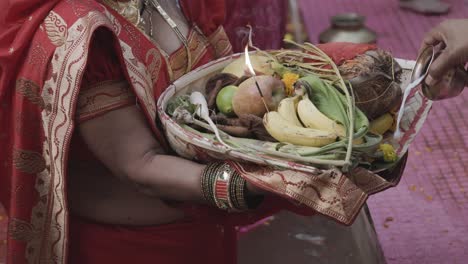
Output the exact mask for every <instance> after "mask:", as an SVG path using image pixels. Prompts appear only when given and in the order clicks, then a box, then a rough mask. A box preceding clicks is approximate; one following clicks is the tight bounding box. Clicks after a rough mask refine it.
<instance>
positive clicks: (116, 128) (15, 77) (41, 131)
mask: <svg viewBox="0 0 468 264" xmlns="http://www.w3.org/2000/svg"><path fill="white" fill-rule="evenodd" d="M41 2H42V1H38V0H35V1H28V2H25V1H6V3H5V2H2V4H0V9H1V12H2V13H0V18H2V20H3V21H2V22H1V24H0V28H1V29H2V32H1V36H0V45H1V46H0V63H1V64H0V65H1V68H0V82H1V88H0V99H1V102H2V105H1V107H2V111H1V114H2V115H1V117H0V126H1V127H2V131H1V134H0V145H1V146H2V147H6V151H2V153H1V154H0V161H1V164H2V168H1V174H2V175H1V177H0V187H1V194H0V195H1V196H0V198H1V200H0V201H1V202H2V204H3V205H4V206H5V208H6V210H7V213H8V216H9V218H10V221H9V222H10V223H9V233H8V238H7V240H8V253H7V261H8V263H15V264H16V263H39V262H40V263H66V262H67V261H68V263H90V264H92V263H129V262H135V263H155V262H156V263H187V262H189V263H202V262H203V263H235V262H236V251H235V241H236V240H235V229H234V225H236V224H240V223H251V222H253V221H255V220H256V219H258V216H257V217H255V216H254V215H253V214H252V213H245V214H238V215H236V216H235V217H234V218H236V220H233V217H228V216H229V215H230V214H228V213H226V212H225V211H222V210H219V209H216V207H218V208H221V209H223V208H227V209H231V210H238V211H239V210H240V211H242V210H246V209H247V207H249V206H250V207H253V206H255V204H258V201H257V200H258V198H259V197H260V196H258V194H259V193H260V191H259V190H258V189H257V188H255V187H254V186H253V185H251V184H249V183H247V182H245V180H243V179H242V178H241V177H239V175H237V174H236V172H235V171H233V170H232V169H231V168H230V165H229V164H228V163H211V164H210V165H209V166H205V165H201V164H198V163H195V162H191V161H188V160H184V159H182V158H179V157H176V156H173V155H171V154H172V152H171V150H170V149H169V148H168V147H167V144H166V141H165V139H164V137H163V134H162V131H161V129H160V128H159V127H158V124H157V121H155V120H156V108H155V102H156V100H157V98H158V97H159V95H160V94H161V93H162V92H163V90H164V89H165V87H167V86H168V85H169V84H170V82H172V81H173V80H175V79H177V78H179V77H180V76H181V75H183V74H185V73H187V72H188V71H190V70H192V69H194V68H196V67H198V66H200V65H203V64H205V63H206V62H209V61H210V60H212V59H215V58H219V57H223V56H226V55H229V54H230V53H231V52H232V48H231V45H230V43H229V40H228V38H227V36H226V34H225V32H224V30H223V27H222V26H221V25H222V23H223V21H224V9H225V7H224V2H223V1H219V0H206V1H197V3H196V4H195V3H194V2H193V1H182V2H180V4H181V6H180V7H178V6H177V5H176V1H159V2H158V1H153V0H151V1H145V3H144V4H143V3H142V2H143V1H141V2H140V1H133V0H132V1H124V2H114V1H111V0H106V1H102V2H98V1H93V0H69V1H57V0H56V1H48V2H47V3H41ZM143 32H144V33H143ZM4 128H6V129H4ZM227 172H229V175H230V176H229V178H228V179H227V180H226V181H227V182H228V184H230V185H231V186H235V187H236V189H235V190H228V189H227V187H224V188H226V189H222V188H223V185H222V180H223V179H222V178H221V176H220V175H223V173H224V174H225V173H227ZM210 177H211V178H210ZM204 182H205V183H206V182H208V185H203V184H204ZM214 184H217V186H218V187H219V188H221V191H218V189H216V190H217V192H218V196H216V195H215V194H213V193H210V191H211V192H213V189H212V188H213V187H210V186H213V185H214ZM210 188H211V189H210ZM237 189H239V190H237ZM223 190H224V192H226V193H227V197H221V196H220V194H221V193H222V192H223ZM186 202H189V203H188V204H189V206H187V205H186V204H187V203H186ZM195 204H198V205H195ZM268 211H271V210H269V209H268V208H265V210H264V212H268ZM257 215H258V214H257ZM238 220H239V221H238Z"/></svg>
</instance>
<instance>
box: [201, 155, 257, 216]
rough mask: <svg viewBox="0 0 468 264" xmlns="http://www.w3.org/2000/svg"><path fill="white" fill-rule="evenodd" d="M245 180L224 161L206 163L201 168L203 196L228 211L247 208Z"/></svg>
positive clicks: (212, 203)
mask: <svg viewBox="0 0 468 264" xmlns="http://www.w3.org/2000/svg"><path fill="white" fill-rule="evenodd" d="M245 186H246V181H245V180H244V179H243V178H242V177H241V176H240V175H239V173H238V172H237V171H236V170H234V169H233V168H231V166H230V165H229V164H227V163H225V162H215V163H210V164H208V165H207V166H206V167H205V169H204V170H203V174H202V177H201V187H202V192H203V197H204V198H205V200H206V201H207V202H208V203H210V204H211V205H213V206H216V207H218V208H219V209H223V210H228V211H244V210H247V209H249V208H248V206H247V202H246V199H245V192H246V187H245Z"/></svg>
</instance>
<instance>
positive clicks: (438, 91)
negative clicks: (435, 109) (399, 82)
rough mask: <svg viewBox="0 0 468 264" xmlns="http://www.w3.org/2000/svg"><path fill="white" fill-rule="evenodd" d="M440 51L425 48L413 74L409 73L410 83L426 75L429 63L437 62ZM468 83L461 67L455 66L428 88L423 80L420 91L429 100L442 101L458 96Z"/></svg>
mask: <svg viewBox="0 0 468 264" xmlns="http://www.w3.org/2000/svg"><path fill="white" fill-rule="evenodd" d="M440 53H441V52H440V51H436V50H435V47H427V48H426V49H424V50H423V51H422V52H421V54H420V55H419V56H418V58H417V59H416V64H415V66H414V69H413V72H412V73H411V82H413V81H415V80H416V79H418V78H420V77H421V76H423V75H425V74H427V71H428V69H429V67H430V66H431V62H432V61H434V60H437V57H438V56H439V55H440ZM467 83H468V72H467V71H466V70H465V68H464V67H463V66H457V67H455V68H453V69H451V70H449V71H448V72H447V73H446V74H445V75H444V76H443V78H442V79H441V80H439V81H438V82H436V83H434V84H433V85H431V86H429V85H428V84H427V83H426V82H425V80H423V81H422V82H421V90H422V92H423V94H424V96H426V97H427V98H428V99H430V100H442V99H447V98H451V97H455V96H457V95H459V94H460V93H461V92H462V91H463V89H464V88H465V86H466V84H467Z"/></svg>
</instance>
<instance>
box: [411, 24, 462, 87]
mask: <svg viewBox="0 0 468 264" xmlns="http://www.w3.org/2000/svg"><path fill="white" fill-rule="evenodd" d="M438 44H441V47H442V48H444V49H443V51H442V53H441V54H440V55H439V57H437V59H435V60H434V62H433V63H432V66H431V67H430V69H429V75H428V76H427V78H426V83H427V84H428V85H432V84H434V83H436V82H437V81H439V80H440V79H441V78H442V76H444V74H445V73H447V71H448V70H450V69H452V68H454V67H456V66H458V65H464V64H465V63H466V62H467V61H468V19H451V20H446V21H444V22H442V23H441V24H439V25H438V26H436V27H435V28H433V29H432V30H431V31H430V32H429V33H427V34H426V36H425V37H424V40H423V43H422V48H421V50H420V52H421V51H422V50H423V49H425V48H426V47H428V46H434V45H438Z"/></svg>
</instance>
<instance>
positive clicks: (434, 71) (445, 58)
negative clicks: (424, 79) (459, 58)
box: [429, 48, 456, 80]
mask: <svg viewBox="0 0 468 264" xmlns="http://www.w3.org/2000/svg"><path fill="white" fill-rule="evenodd" d="M453 58H454V54H453V51H452V50H450V49H449V48H446V49H445V50H443V51H442V52H441V53H440V55H439V56H438V57H437V59H435V60H434V61H433V62H432V65H431V67H430V68H429V75H430V76H431V77H432V79H434V80H440V79H441V78H442V76H443V75H444V74H445V73H446V72H447V71H448V70H450V68H452V67H454V66H455V65H456V61H455V59H453Z"/></svg>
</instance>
